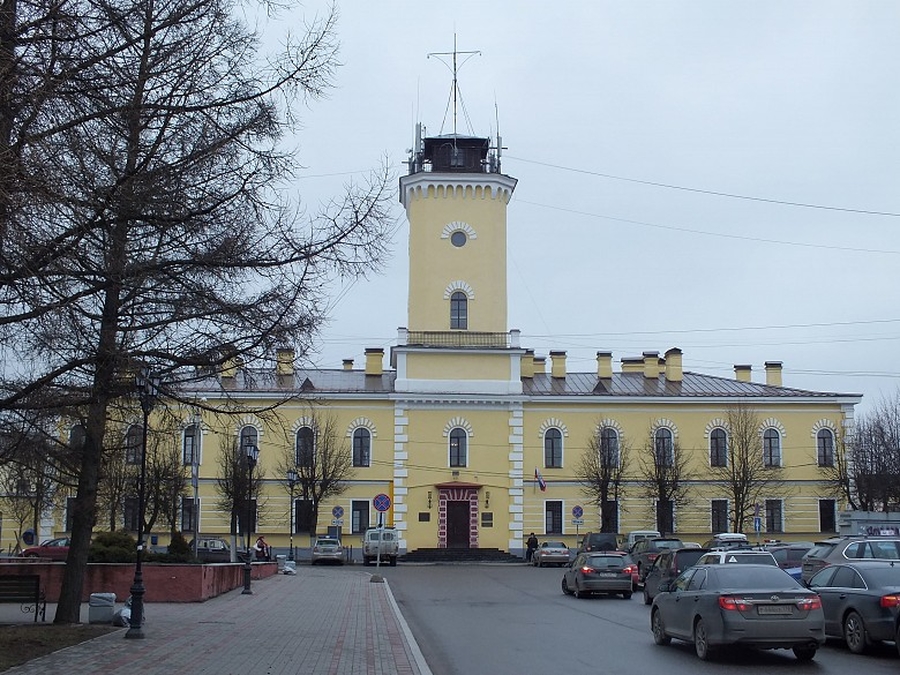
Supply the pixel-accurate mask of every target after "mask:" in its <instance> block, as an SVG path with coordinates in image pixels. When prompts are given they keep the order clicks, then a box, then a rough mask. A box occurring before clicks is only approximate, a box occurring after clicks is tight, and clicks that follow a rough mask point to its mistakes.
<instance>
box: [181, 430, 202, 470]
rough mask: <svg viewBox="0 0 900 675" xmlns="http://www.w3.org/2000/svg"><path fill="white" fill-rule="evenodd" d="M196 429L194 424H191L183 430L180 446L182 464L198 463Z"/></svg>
mask: <svg viewBox="0 0 900 675" xmlns="http://www.w3.org/2000/svg"><path fill="white" fill-rule="evenodd" d="M197 431H198V430H197V425H196V424H191V425H190V426H189V427H187V428H186V429H185V430H184V437H183V439H182V448H181V451H182V452H181V463H182V464H184V466H193V465H194V464H195V463H196V464H199V463H200V457H199V453H198V450H199V448H198V445H199V443H198V442H197V441H198V433H197Z"/></svg>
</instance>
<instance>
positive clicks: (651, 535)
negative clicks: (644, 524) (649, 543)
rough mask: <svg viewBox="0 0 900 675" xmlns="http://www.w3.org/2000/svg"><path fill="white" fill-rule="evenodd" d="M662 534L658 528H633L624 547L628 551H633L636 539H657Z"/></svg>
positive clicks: (626, 538)
mask: <svg viewBox="0 0 900 675" xmlns="http://www.w3.org/2000/svg"><path fill="white" fill-rule="evenodd" d="M661 536H662V534H660V533H659V532H658V531H657V530H633V531H631V532H629V533H628V535H627V536H626V537H625V546H624V548H625V550H626V551H631V548H632V547H633V546H634V543H635V542H636V541H640V540H641V539H656V538H658V537H661Z"/></svg>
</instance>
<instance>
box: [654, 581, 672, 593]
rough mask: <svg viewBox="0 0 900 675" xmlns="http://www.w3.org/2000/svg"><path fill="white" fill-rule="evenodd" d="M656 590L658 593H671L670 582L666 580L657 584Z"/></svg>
mask: <svg viewBox="0 0 900 675" xmlns="http://www.w3.org/2000/svg"><path fill="white" fill-rule="evenodd" d="M656 591H657V592H658V593H671V592H672V584H670V583H669V582H668V581H663V582H662V583H661V584H660V585H659V586H657V588H656Z"/></svg>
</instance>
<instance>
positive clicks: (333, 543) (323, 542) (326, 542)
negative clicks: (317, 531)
mask: <svg viewBox="0 0 900 675" xmlns="http://www.w3.org/2000/svg"><path fill="white" fill-rule="evenodd" d="M337 545H338V540H337V539H319V540H318V541H316V546H337Z"/></svg>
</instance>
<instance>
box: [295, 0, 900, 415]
mask: <svg viewBox="0 0 900 675" xmlns="http://www.w3.org/2000/svg"><path fill="white" fill-rule="evenodd" d="M324 8H325V6H324V4H320V3H317V2H308V3H307V4H306V5H305V6H304V8H303V11H304V12H305V13H306V14H311V13H314V12H315V11H322V10H324ZM339 9H340V14H341V18H340V23H339V29H338V30H339V35H340V40H341V43H342V50H341V60H342V62H343V64H344V65H343V66H342V67H341V68H340V69H339V71H338V73H337V88H336V89H335V90H334V91H333V92H332V93H331V95H330V96H329V98H328V99H327V100H324V101H320V102H316V103H314V104H313V105H312V107H311V108H310V109H309V110H307V111H301V113H300V114H301V116H302V118H303V121H304V126H305V129H304V131H303V132H302V134H301V135H300V137H299V141H300V158H301V161H302V162H303V164H304V165H305V166H306V167H307V168H306V170H305V172H304V177H303V178H302V179H301V180H300V181H299V187H300V191H301V195H302V197H303V199H304V200H305V201H306V202H308V203H310V204H315V203H317V202H319V201H320V200H324V199H326V198H327V197H328V196H329V195H330V194H333V193H334V192H336V191H337V190H338V189H339V187H340V184H341V182H343V181H346V180H348V179H350V178H353V177H354V173H355V172H363V171H365V170H366V169H368V168H371V167H373V166H375V165H377V164H378V162H379V160H380V158H381V157H382V156H385V155H386V156H387V157H388V158H389V161H390V162H391V164H392V165H393V166H395V167H396V168H397V171H398V175H399V173H402V171H403V166H402V163H403V161H404V160H405V159H406V150H407V149H408V148H409V147H410V146H411V144H412V137H413V127H414V124H415V122H416V121H421V122H422V123H423V124H425V125H426V127H427V130H428V133H429V134H438V133H449V132H450V131H452V121H451V117H450V115H449V113H448V112H447V106H448V101H449V95H450V82H451V76H450V71H449V70H448V68H447V67H446V66H445V65H443V64H442V63H441V62H440V61H438V60H437V59H436V58H433V57H432V58H428V54H429V53H431V52H448V51H451V50H452V49H453V38H454V33H455V34H456V36H457V47H458V49H459V50H460V51H471V50H478V51H480V52H481V53H480V55H477V56H474V57H472V58H470V59H469V60H468V61H466V63H465V64H464V66H463V67H462V68H461V70H460V72H459V82H460V90H461V93H462V101H463V103H464V106H465V111H466V112H467V114H468V120H471V125H472V126H471V128H470V127H469V124H468V121H467V119H466V117H465V116H464V115H463V114H462V113H460V118H459V121H458V125H457V129H458V131H459V132H460V133H475V134H476V135H485V136H487V135H491V134H493V133H495V132H496V120H497V119H499V124H500V131H501V134H502V136H503V142H504V145H505V146H506V148H507V149H506V150H505V151H504V156H503V172H504V173H506V174H509V175H511V176H514V177H516V178H518V179H519V183H518V187H517V188H516V191H515V194H514V196H513V200H512V202H511V204H510V207H509V248H508V250H509V258H508V264H509V301H510V302H509V304H510V308H509V323H510V326H509V327H510V328H518V329H520V330H521V331H522V336H523V337H522V342H523V346H526V347H531V348H534V349H535V350H536V353H537V354H538V355H546V354H547V353H548V352H549V350H551V349H562V350H566V351H567V352H568V368H569V369H570V370H582V371H585V370H586V371H592V370H594V368H595V353H596V351H598V350H612V351H613V355H614V359H615V362H616V363H618V360H619V359H620V358H621V357H624V356H639V355H640V354H641V352H643V351H648V350H653V351H659V352H661V353H662V352H664V351H665V350H666V349H668V348H670V347H673V346H677V347H680V348H681V349H682V350H683V351H684V365H685V368H686V369H688V370H693V371H698V372H704V373H708V374H712V375H721V376H726V377H730V376H733V366H734V364H738V363H739V364H745V363H746V364H751V365H752V366H753V379H754V380H755V381H763V380H764V373H763V363H764V362H765V361H767V360H770V361H782V362H783V364H784V384H785V385H786V386H795V387H801V388H808V389H816V390H823V391H836V392H848V393H861V394H863V395H864V396H865V397H866V401H865V403H864V405H863V408H862V410H863V411H864V410H866V409H867V408H868V407H869V406H871V405H872V404H873V403H874V402H876V401H878V400H880V399H881V398H882V397H885V396H891V395H893V394H894V392H896V391H897V389H898V387H900V358H898V352H900V283H898V270H900V190H898V186H900V123H898V120H900V81H898V80H900V2H893V1H891V2H887V1H885V2H865V1H859V0H853V1H847V2H822V1H819V0H816V1H809V2H799V1H793V0H777V1H770V2H766V1H762V2H760V1H754V2H722V1H721V0H711V1H709V2H700V1H697V2H673V1H666V2H639V1H638V2H635V1H629V2H581V1H578V2H575V1H572V2H568V1H557V2H553V3H547V2H543V1H542V2H523V1H517V2H485V1H484V0H481V1H477V0H456V1H455V2H452V3H432V2H421V1H419V2H415V1H400V0H395V1H389V0H388V1H381V2H371V1H368V0H352V1H350V0H346V1H344V2H341V3H339ZM297 16H299V14H298V15H297ZM284 18H285V19H287V20H288V21H287V23H288V24H291V23H294V24H296V23H297V20H295V18H294V17H290V16H287V17H284ZM804 205H805V206H804ZM396 212H397V216H398V219H399V221H400V223H401V225H400V227H399V228H398V230H397V234H396V237H395V241H394V257H393V259H392V260H391V261H390V263H389V265H388V267H387V269H386V271H385V273H384V274H383V275H381V276H378V277H375V278H373V279H371V280H369V281H365V282H359V283H357V284H355V285H353V286H352V287H351V288H347V289H343V291H342V292H340V293H336V295H335V304H334V307H333V312H332V322H331V323H330V325H329V326H328V327H326V329H325V331H324V333H323V337H324V340H323V341H322V342H321V349H320V351H319V353H317V354H315V355H314V358H315V362H316V365H319V366H322V367H340V364H341V360H342V359H343V358H354V359H355V360H356V363H357V365H358V366H361V365H362V363H363V353H364V349H365V348H366V347H379V346H382V347H385V348H387V347H389V346H390V345H391V344H394V343H395V341H396V335H397V327H398V326H405V325H406V323H407V306H406V294H407V270H408V264H407V245H406V241H407V234H408V226H407V224H406V221H405V217H404V214H403V211H402V207H401V206H400V204H399V203H397V204H396Z"/></svg>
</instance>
